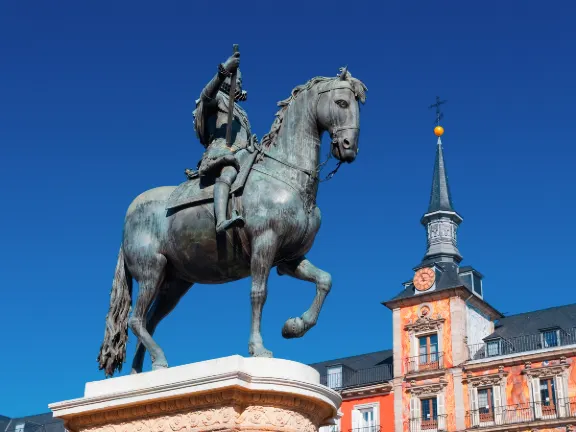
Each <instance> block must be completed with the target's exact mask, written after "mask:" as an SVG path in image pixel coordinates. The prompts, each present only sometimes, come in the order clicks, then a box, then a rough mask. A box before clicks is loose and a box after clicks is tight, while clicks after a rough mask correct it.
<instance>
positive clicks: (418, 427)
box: [312, 128, 576, 432]
mask: <svg viewBox="0 0 576 432" xmlns="http://www.w3.org/2000/svg"><path fill="white" fill-rule="evenodd" d="M435 131H436V132H438V133H437V135H438V142H437V148H436V160H435V162H434V174H433V181H432V191H431V194H430V202H429V206H428V210H427V212H426V213H425V214H424V216H423V217H422V219H421V223H422V225H423V226H424V227H425V229H426V234H427V250H426V252H425V254H424V257H423V258H422V260H421V262H420V263H419V264H418V265H417V266H415V267H414V268H413V271H414V273H413V277H412V279H411V280H409V281H408V282H405V283H404V284H403V285H404V289H403V290H402V291H401V292H400V293H399V294H398V295H396V296H395V297H394V298H392V299H390V300H388V301H385V302H383V304H384V306H386V307H388V308H389V309H390V310H391V311H392V332H393V347H392V350H388V351H381V352H377V353H371V354H366V355H360V356H355V357H349V358H343V359H337V360H333V361H326V362H322V363H317V364H313V365H312V366H313V367H314V368H316V369H317V370H318V371H319V372H320V374H321V376H322V380H323V383H324V384H326V385H328V386H329V387H332V388H334V389H336V390H338V391H339V392H340V393H341V394H342V398H343V400H344V402H343V405H342V409H341V413H342V417H341V418H340V420H339V424H338V425H336V426H334V427H332V429H338V430H340V431H343V432H349V431H351V432H442V431H445V432H456V431H478V432H496V431H519V432H524V431H525V432H534V431H547V432H548V431H549V432H552V431H554V432H569V431H571V430H575V431H576V366H575V364H576V362H575V360H576V304H572V305H565V306H559V307H555V308H550V309H545V310H538V311H533V312H528V313H523V314H518V315H511V316H506V317H505V316H503V315H502V314H501V313H500V312H499V311H498V310H497V309H496V308H494V307H493V306H492V305H490V304H489V303H488V302H486V301H485V300H484V296H483V286H482V279H483V276H482V274H481V273H480V272H479V271H478V270H477V269H475V268H474V267H471V266H461V265H460V263H461V261H462V256H461V255H460V252H459V250H458V242H457V230H458V227H459V225H460V224H461V223H462V217H461V216H460V215H459V214H458V213H457V211H456V210H455V208H454V205H453V203H452V198H451V194H450V188H449V183H448V176H447V174H446V166H445V163H444V155H443V148H442V141H441V135H442V133H443V129H441V128H440V130H438V129H436V130H435ZM326 429H330V428H326Z"/></svg>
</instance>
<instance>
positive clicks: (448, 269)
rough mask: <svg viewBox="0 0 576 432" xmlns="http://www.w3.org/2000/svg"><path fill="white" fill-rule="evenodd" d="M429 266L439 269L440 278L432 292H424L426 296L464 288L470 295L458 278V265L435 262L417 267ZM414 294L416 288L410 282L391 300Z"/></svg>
mask: <svg viewBox="0 0 576 432" xmlns="http://www.w3.org/2000/svg"><path fill="white" fill-rule="evenodd" d="M431 264H434V265H435V266H436V267H438V268H439V269H440V276H439V277H438V279H437V280H436V287H435V289H434V291H426V294H428V293H433V292H437V291H443V290H448V289H452V288H458V287H464V288H465V289H467V290H468V291H470V293H472V291H471V289H470V287H468V286H467V285H466V284H465V283H464V281H463V280H462V279H461V278H460V276H459V274H458V273H459V269H458V264H456V263H454V262H449V261H447V262H435V263H432V262H431V263H426V262H423V263H422V264H421V265H420V266H419V267H424V266H425V265H431ZM462 270H464V268H463V269H462ZM415 293H416V288H414V284H413V283H412V281H410V282H409V283H406V286H405V288H404V289H403V290H402V291H400V293H399V294H398V295H396V297H394V298H393V299H392V300H399V299H403V298H408V297H414V295H415Z"/></svg>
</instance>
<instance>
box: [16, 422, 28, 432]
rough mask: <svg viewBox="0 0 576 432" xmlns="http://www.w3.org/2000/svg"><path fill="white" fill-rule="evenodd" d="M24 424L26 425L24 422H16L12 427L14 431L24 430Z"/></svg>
mask: <svg viewBox="0 0 576 432" xmlns="http://www.w3.org/2000/svg"><path fill="white" fill-rule="evenodd" d="M24 426H26V423H18V424H17V425H16V427H15V428H14V432H24Z"/></svg>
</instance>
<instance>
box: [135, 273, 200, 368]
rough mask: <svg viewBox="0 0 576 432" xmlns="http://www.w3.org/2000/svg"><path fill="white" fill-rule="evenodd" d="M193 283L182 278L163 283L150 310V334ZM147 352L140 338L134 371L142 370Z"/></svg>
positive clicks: (147, 327) (148, 328) (151, 334)
mask: <svg viewBox="0 0 576 432" xmlns="http://www.w3.org/2000/svg"><path fill="white" fill-rule="evenodd" d="M191 286H192V284H191V283H190V282H186V281H182V280H172V281H167V282H164V283H163V284H162V287H161V288H160V292H159V293H158V296H157V297H156V300H154V303H153V304H152V307H151V308H150V311H149V312H148V320H147V322H146V330H147V331H148V334H150V336H153V335H154V331H155V330H156V326H157V325H158V324H159V323H160V321H162V320H163V319H164V318H165V317H166V316H167V315H168V314H170V312H172V311H173V310H174V308H175V307H176V305H177V304H178V302H179V301H180V299H181V298H182V297H183V296H184V294H186V293H187V292H188V290H189V289H190V287H191ZM145 354H146V347H145V346H144V344H143V343H142V342H141V341H140V339H138V343H137V344H136V353H135V354H134V359H133V360H132V373H133V374H136V373H140V372H142V367H143V365H144V355H145Z"/></svg>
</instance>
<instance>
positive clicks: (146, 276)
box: [128, 253, 168, 370]
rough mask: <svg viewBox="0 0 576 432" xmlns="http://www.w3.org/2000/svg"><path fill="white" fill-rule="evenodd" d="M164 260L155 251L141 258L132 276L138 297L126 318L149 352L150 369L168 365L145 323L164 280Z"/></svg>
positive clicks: (162, 256)
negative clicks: (132, 310)
mask: <svg viewBox="0 0 576 432" xmlns="http://www.w3.org/2000/svg"><path fill="white" fill-rule="evenodd" d="M166 262H167V261H166V258H165V257H164V255H160V254H158V253H156V254H154V255H153V256H152V257H147V258H145V259H142V260H141V262H140V270H141V271H140V274H138V272H134V273H135V274H134V277H135V279H136V280H137V281H138V288H139V289H138V299H137V300H136V307H135V308H134V312H133V314H132V316H131V317H130V319H129V320H128V326H130V329H131V330H132V332H133V333H134V334H135V335H136V337H137V338H138V340H139V342H141V343H142V344H143V345H144V347H145V348H146V349H147V350H148V352H149V353H150V357H151V358H152V370H154V369H161V368H167V367H168V362H167V361H166V356H165V355H164V351H162V349H161V348H160V347H159V346H158V344H157V343H156V342H154V339H152V336H151V335H150V333H149V332H148V330H147V329H146V325H145V320H146V316H147V313H148V310H149V309H150V306H151V305H152V302H153V301H154V299H155V298H156V297H157V295H158V292H159V289H160V286H161V285H162V282H163V280H164V276H165V269H166Z"/></svg>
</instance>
